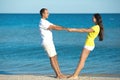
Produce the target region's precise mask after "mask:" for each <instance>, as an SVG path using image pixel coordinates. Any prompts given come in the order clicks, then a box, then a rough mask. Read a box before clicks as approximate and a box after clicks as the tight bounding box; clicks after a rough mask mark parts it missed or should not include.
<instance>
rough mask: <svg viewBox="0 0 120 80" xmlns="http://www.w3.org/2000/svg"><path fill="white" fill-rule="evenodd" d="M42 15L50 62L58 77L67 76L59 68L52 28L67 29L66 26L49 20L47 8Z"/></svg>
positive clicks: (41, 28)
mask: <svg viewBox="0 0 120 80" xmlns="http://www.w3.org/2000/svg"><path fill="white" fill-rule="evenodd" d="M40 15H41V20H40V24H39V27H40V32H41V37H42V45H43V47H44V49H45V50H46V52H47V54H48V56H49V58H50V63H51V66H52V68H53V69H54V71H55V73H56V78H60V79H61V78H66V76H65V75H63V74H62V73H61V71H60V68H59V64H58V61H57V53H56V50H55V46H54V43H53V36H52V32H51V30H66V28H63V27H61V26H57V25H54V24H52V23H50V22H49V21H47V20H46V19H47V18H48V16H49V13H48V10H47V9H46V8H42V9H41V10H40Z"/></svg>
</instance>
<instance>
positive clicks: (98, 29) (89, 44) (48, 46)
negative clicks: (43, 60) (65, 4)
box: [39, 8, 104, 79]
mask: <svg viewBox="0 0 120 80" xmlns="http://www.w3.org/2000/svg"><path fill="white" fill-rule="evenodd" d="M40 15H41V20H40V23H39V27H40V32H41V37H42V46H43V48H44V49H45V51H46V52H47V54H48V56H49V58H50V63H51V66H52V68H53V70H54V72H55V73H56V78H59V79H62V78H70V79H77V78H78V75H79V73H80V71H81V70H82V69H83V67H84V65H85V61H86V59H87V57H88V55H89V54H90V51H92V50H93V49H94V48H95V43H94V40H95V38H96V37H97V36H98V37H99V41H102V40H103V31H104V28H103V25H102V18H101V16H100V14H98V13H97V14H94V15H93V22H94V23H95V25H94V26H92V27H91V28H89V29H85V28H64V27H61V26H58V25H54V24H52V23H50V22H49V21H47V20H46V19H47V18H48V16H49V12H48V10H47V9H46V8H42V9H41V10H40ZM51 30H67V31H69V32H86V33H88V35H87V39H86V42H85V46H84V48H83V50H82V53H81V57H80V60H79V63H78V66H77V68H76V70H75V72H74V73H73V74H72V75H71V76H66V75H63V74H62V73H61V71H60V68H59V64H58V60H57V52H56V50H55V46H54V42H53V36H52V32H51Z"/></svg>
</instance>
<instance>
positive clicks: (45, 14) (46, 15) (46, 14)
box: [43, 10, 49, 18]
mask: <svg viewBox="0 0 120 80" xmlns="http://www.w3.org/2000/svg"><path fill="white" fill-rule="evenodd" d="M48 16H49V12H48V10H45V11H44V13H43V17H44V18H48Z"/></svg>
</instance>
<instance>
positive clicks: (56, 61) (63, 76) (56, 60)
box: [55, 56, 67, 78]
mask: <svg viewBox="0 0 120 80" xmlns="http://www.w3.org/2000/svg"><path fill="white" fill-rule="evenodd" d="M55 63H56V67H57V69H58V71H59V72H60V74H61V77H62V78H67V77H66V76H65V75H63V74H62V73H61V71H60V67H59V63H58V59H57V56H55Z"/></svg>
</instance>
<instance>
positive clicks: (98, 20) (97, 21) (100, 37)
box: [94, 13, 104, 41]
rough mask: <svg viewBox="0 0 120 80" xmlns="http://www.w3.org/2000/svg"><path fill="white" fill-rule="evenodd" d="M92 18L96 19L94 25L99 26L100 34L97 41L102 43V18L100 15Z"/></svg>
mask: <svg viewBox="0 0 120 80" xmlns="http://www.w3.org/2000/svg"><path fill="white" fill-rule="evenodd" d="M94 17H95V19H96V24H97V25H99V26H100V32H99V34H98V37H99V41H103V32H104V27H103V24H102V18H101V16H100V14H98V13H96V14H94Z"/></svg>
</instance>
